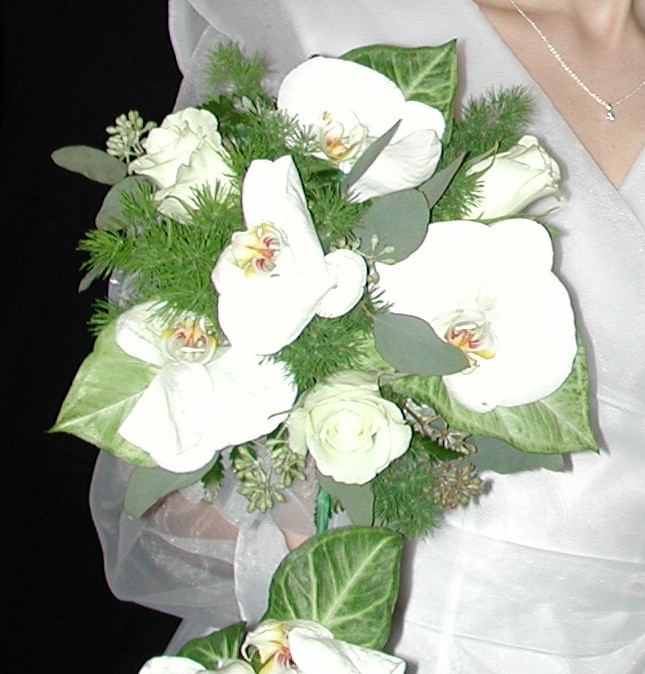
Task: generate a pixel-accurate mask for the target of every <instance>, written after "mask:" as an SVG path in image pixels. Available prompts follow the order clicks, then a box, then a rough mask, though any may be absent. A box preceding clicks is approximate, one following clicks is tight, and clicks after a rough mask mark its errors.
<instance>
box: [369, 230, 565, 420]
mask: <svg viewBox="0 0 645 674" xmlns="http://www.w3.org/2000/svg"><path fill="white" fill-rule="evenodd" d="M552 264H553V248H552V245H551V239H550V237H549V235H548V233H547V231H546V230H545V228H544V227H542V226H541V225H539V224H537V223H536V222H534V221H532V220H526V219H512V220H504V221H502V222H498V223H496V224H494V225H492V226H487V225H483V224H481V223H478V222H470V221H457V222H437V223H434V224H431V225H430V226H429V228H428V234H427V236H426V238H425V240H424V242H423V244H422V245H421V246H420V247H419V248H418V249H417V250H416V251H415V252H414V253H412V255H410V256H409V257H408V258H407V259H405V260H403V261H401V262H399V263H397V264H394V265H391V266H389V265H386V264H378V265H377V271H378V274H379V276H380V280H379V288H380V289H381V290H382V291H383V296H382V299H383V301H384V302H386V303H390V304H391V310H392V311H393V312H395V313H399V314H408V315H412V316H418V317H419V318H422V319H423V320H425V321H426V322H427V323H429V324H430V325H431V326H432V327H433V328H434V330H435V332H436V333H437V335H439V337H441V338H443V339H445V340H446V341H447V342H449V343H451V344H453V345H455V346H457V347H459V348H460V349H462V350H463V351H464V353H465V354H466V356H467V357H468V359H469V361H470V364H471V367H470V368H468V369H467V370H465V371H463V372H460V373H457V374H452V375H448V376H445V377H444V378H443V381H444V383H445V385H446V388H447V390H448V392H449V393H450V394H451V395H452V396H453V397H454V398H456V399H457V400H458V401H459V402H460V403H461V404H462V405H464V406H465V407H467V408H469V409H471V410H473V411H475V412H488V411H490V410H493V409H495V407H497V406H498V405H501V406H503V407H513V406H515V405H523V404H526V403H531V402H534V401H537V400H541V399H542V398H544V397H546V396H547V395H549V394H550V393H553V392H554V391H555V390H557V389H558V388H559V387H560V385H561V384H562V383H563V382H564V380H565V379H566V378H567V376H568V375H569V373H570V372H571V368H572V363H573V359H574V357H575V355H576V351H577V345H576V335H575V325H574V315H573V310H572V308H571V301H570V299H569V296H568V294H567V291H566V289H565V288H564V286H563V285H562V283H561V282H560V281H559V280H558V278H557V277H556V276H555V274H553V273H552V271H551V267H552Z"/></svg>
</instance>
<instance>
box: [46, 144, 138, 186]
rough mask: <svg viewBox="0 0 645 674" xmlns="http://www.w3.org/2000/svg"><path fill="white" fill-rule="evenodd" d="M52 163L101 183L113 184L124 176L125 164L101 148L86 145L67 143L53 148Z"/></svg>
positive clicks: (125, 171)
mask: <svg viewBox="0 0 645 674" xmlns="http://www.w3.org/2000/svg"><path fill="white" fill-rule="evenodd" d="M51 157H52V159H53V161H54V163H55V164H56V165H57V166H60V167H61V168H64V169H67V170H68V171H72V172H73V173H80V174H81V175H84V176H85V177H86V178H89V179H90V180H94V181H95V182H97V183H102V184H103V185H115V184H116V183H118V182H119V181H120V180H122V179H123V178H125V176H126V173H127V169H126V165H125V164H124V163H123V162H122V161H119V160H118V159H117V158H116V157H112V156H111V155H109V154H108V153H107V152H103V150H97V149H96V148H94V147H88V146H87V145H68V146H67V147H61V148H60V149H59V150H54V152H52V155H51Z"/></svg>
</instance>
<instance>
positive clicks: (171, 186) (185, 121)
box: [130, 108, 231, 220]
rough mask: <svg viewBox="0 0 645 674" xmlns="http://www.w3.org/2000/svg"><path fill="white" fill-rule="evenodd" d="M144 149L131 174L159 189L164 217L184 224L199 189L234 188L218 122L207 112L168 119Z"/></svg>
mask: <svg viewBox="0 0 645 674" xmlns="http://www.w3.org/2000/svg"><path fill="white" fill-rule="evenodd" d="M143 146H144V148H145V150H146V154H144V155H143V156H141V157H139V158H138V159H135V160H134V161H133V162H132V163H131V164H130V171H131V172H132V173H137V174H139V175H145V176H148V177H149V178H152V179H153V180H154V181H155V182H156V183H157V185H159V187H160V189H159V190H158V191H157V192H156V193H155V200H156V201H157V202H158V203H159V210H160V211H161V212H162V213H164V214H165V215H168V216H170V217H173V218H175V219H177V220H185V219H186V212H187V211H188V210H189V209H190V208H193V207H194V191H195V190H196V189H202V188H204V187H205V186H206V187H208V188H209V189H210V190H211V191H212V192H214V190H215V188H216V186H218V187H219V189H220V190H224V191H227V190H228V189H229V187H230V185H231V178H230V175H229V174H230V170H229V168H228V166H227V164H226V160H225V158H226V152H225V150H224V148H223V147H222V137H221V136H220V134H219V132H218V130H217V118H216V117H215V116H214V115H212V114H211V113H210V112H208V111H206V110H197V109H196V108H186V109H185V110H181V111H180V112H175V113H173V114H171V115H168V116H167V117H166V118H165V119H164V120H163V122H162V123H161V126H159V127H158V128H156V129H153V130H152V131H151V132H150V133H149V134H148V137H147V138H146V139H145V140H144V141H143Z"/></svg>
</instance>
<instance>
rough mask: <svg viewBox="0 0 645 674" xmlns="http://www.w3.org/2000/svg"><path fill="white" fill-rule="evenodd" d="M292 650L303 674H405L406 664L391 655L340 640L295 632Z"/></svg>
mask: <svg viewBox="0 0 645 674" xmlns="http://www.w3.org/2000/svg"><path fill="white" fill-rule="evenodd" d="M289 650H290V652H291V656H292V658H293V661H294V662H295V663H296V666H297V667H298V669H299V670H300V671H301V672H302V674H329V673H330V672H333V674H403V672H405V663H404V662H403V661H402V660H400V659H399V658H396V657H394V656H392V655H387V654H385V653H380V652H379V651H373V650H370V649H367V648H361V647H359V646H354V645H353V644H348V643H346V642H344V641H339V640H337V639H321V638H319V637H315V636H311V635H310V634H308V633H307V632H306V631H305V630H302V629H300V628H295V629H293V630H291V632H290V634H289Z"/></svg>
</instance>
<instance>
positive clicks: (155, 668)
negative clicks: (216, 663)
mask: <svg viewBox="0 0 645 674" xmlns="http://www.w3.org/2000/svg"><path fill="white" fill-rule="evenodd" d="M203 671H204V667H203V665H200V664H199V662H195V661H194V660H191V659H190V658H180V657H178V656H175V655H160V656H159V657H156V658H151V659H150V660H148V661H147V662H146V663H145V664H144V665H143V667H142V668H141V669H140V670H139V674H197V672H203Z"/></svg>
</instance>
